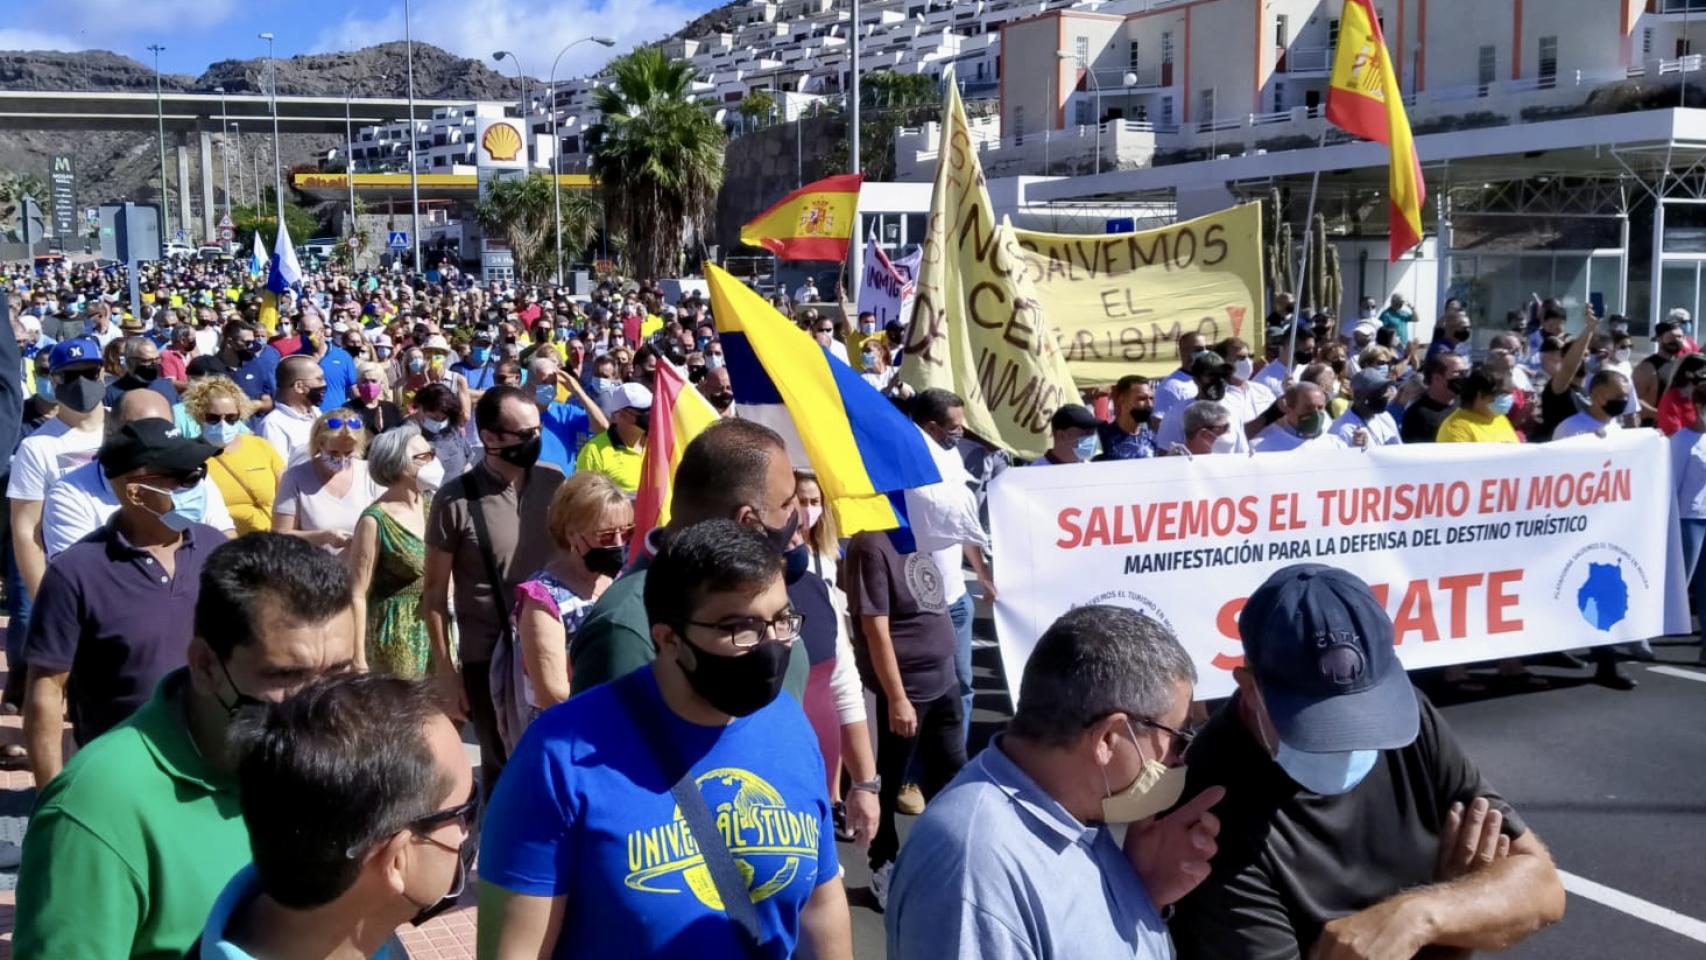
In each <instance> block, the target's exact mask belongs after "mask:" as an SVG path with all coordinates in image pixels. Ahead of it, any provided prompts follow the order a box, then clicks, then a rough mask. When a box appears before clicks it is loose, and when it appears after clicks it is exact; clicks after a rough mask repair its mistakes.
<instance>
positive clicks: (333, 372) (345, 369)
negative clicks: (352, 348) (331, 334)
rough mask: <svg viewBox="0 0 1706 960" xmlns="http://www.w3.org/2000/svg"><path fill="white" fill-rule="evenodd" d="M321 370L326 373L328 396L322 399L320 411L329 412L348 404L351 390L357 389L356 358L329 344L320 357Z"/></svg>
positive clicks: (346, 351) (341, 348)
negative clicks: (324, 353) (323, 354)
mask: <svg viewBox="0 0 1706 960" xmlns="http://www.w3.org/2000/svg"><path fill="white" fill-rule="evenodd" d="M320 372H321V373H324V374H325V375H326V397H325V399H323V400H321V401H320V411H321V412H322V413H328V412H330V411H333V410H336V409H337V408H339V407H342V406H346V405H347V404H348V403H349V401H350V391H351V390H353V389H355V379H356V377H355V358H354V357H352V356H350V355H349V351H348V350H345V349H344V348H343V347H339V346H328V347H327V348H326V355H325V356H323V357H321V358H320Z"/></svg>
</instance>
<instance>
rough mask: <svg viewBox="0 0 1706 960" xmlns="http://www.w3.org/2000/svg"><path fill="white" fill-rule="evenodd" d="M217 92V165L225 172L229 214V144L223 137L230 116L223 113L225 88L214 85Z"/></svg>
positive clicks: (226, 203)
mask: <svg viewBox="0 0 1706 960" xmlns="http://www.w3.org/2000/svg"><path fill="white" fill-rule="evenodd" d="M213 92H215V93H217V94H219V166H220V168H221V170H222V171H223V172H224V174H225V216H227V217H229V216H231V144H230V143H228V142H226V139H225V124H227V123H229V122H230V120H231V118H230V117H229V116H227V115H226V113H225V88H224V87H222V86H221V87H214V88H213Z"/></svg>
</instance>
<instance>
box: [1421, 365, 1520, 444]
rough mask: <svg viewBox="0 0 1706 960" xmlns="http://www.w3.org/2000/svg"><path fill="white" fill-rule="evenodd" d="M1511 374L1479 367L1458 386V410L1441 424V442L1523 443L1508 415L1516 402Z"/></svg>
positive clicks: (1437, 438) (1439, 439) (1438, 439)
mask: <svg viewBox="0 0 1706 960" xmlns="http://www.w3.org/2000/svg"><path fill="white" fill-rule="evenodd" d="M1514 389H1515V388H1514V387H1513V386H1512V385H1511V378H1510V374H1508V373H1506V372H1504V371H1503V370H1496V369H1494V368H1492V367H1489V366H1487V365H1486V364H1477V365H1476V366H1475V367H1474V368H1473V369H1471V370H1470V371H1469V375H1468V376H1466V377H1464V378H1463V379H1462V380H1460V381H1459V382H1458V384H1457V401H1458V404H1457V409H1456V410H1454V411H1452V413H1451V416H1448V417H1446V418H1445V422H1444V423H1442V424H1440V425H1439V436H1438V437H1436V438H1435V440H1436V442H1438V443H1520V442H1521V441H1520V440H1519V439H1518V438H1517V435H1516V428H1514V427H1512V426H1511V422H1510V418H1509V416H1508V414H1509V413H1510V412H1511V408H1512V407H1513V406H1514V405H1515V403H1516V397H1515V396H1514V395H1513V392H1514Z"/></svg>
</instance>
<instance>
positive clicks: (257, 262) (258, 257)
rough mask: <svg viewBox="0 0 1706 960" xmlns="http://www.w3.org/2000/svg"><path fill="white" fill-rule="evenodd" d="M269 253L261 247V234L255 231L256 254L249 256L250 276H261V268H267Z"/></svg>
mask: <svg viewBox="0 0 1706 960" xmlns="http://www.w3.org/2000/svg"><path fill="white" fill-rule="evenodd" d="M266 262H267V252H266V250H265V249H263V248H262V247H261V232H260V231H259V230H256V231H255V252H254V253H251V254H249V276H251V277H258V276H260V275H261V268H262V267H264V266H266Z"/></svg>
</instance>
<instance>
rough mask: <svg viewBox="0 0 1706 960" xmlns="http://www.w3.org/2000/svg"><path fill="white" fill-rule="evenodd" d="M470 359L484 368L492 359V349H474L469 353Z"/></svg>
mask: <svg viewBox="0 0 1706 960" xmlns="http://www.w3.org/2000/svg"><path fill="white" fill-rule="evenodd" d="M468 359H470V360H472V361H474V362H475V363H476V364H479V365H481V366H484V365H485V363H486V361H488V360H490V359H492V348H491V347H473V348H471V349H469V351H468Z"/></svg>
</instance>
